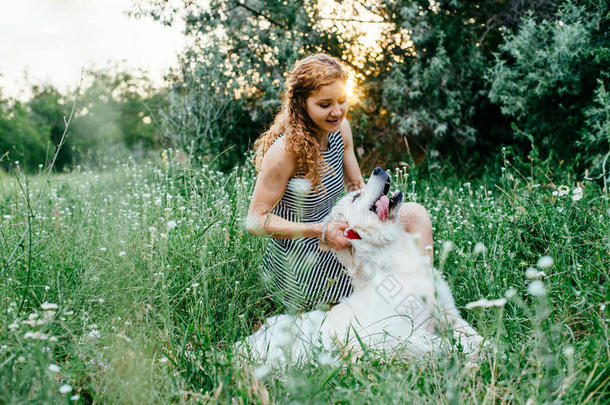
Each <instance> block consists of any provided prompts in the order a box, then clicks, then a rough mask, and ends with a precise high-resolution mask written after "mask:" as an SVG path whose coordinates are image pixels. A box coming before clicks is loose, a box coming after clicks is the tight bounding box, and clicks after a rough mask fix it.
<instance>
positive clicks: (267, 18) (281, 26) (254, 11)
mask: <svg viewBox="0 0 610 405" xmlns="http://www.w3.org/2000/svg"><path fill="white" fill-rule="evenodd" d="M235 5H236V6H237V7H243V8H245V9H246V10H248V11H249V12H251V13H252V14H254V15H257V16H259V17H263V18H264V19H265V20H267V21H269V22H270V23H271V24H273V25H275V26H276V27H279V28H281V29H283V30H287V29H288V27H286V26H285V25H284V24H282V23H280V22H277V21H275V20H274V19H272V18H271V17H269V16H267V15H265V14H263V13H262V12H260V11H258V10H255V9H253V8H252V7H250V6H248V5H247V4H244V3H241V2H239V1H236V2H235Z"/></svg>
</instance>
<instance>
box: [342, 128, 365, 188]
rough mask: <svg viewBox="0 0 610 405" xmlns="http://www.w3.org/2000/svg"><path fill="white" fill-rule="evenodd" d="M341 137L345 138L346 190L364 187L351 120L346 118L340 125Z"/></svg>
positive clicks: (344, 177)
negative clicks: (355, 149)
mask: <svg viewBox="0 0 610 405" xmlns="http://www.w3.org/2000/svg"><path fill="white" fill-rule="evenodd" d="M340 129H341V137H342V138H343V146H344V151H343V179H344V182H345V188H346V190H347V191H348V192H349V191H353V190H359V189H361V188H363V187H364V179H363V178H362V173H361V172H360V167H358V161H357V160H356V154H355V153H354V139H353V137H352V129H351V128H350V125H349V121H348V120H347V119H344V120H343V122H342V123H341V126H340Z"/></svg>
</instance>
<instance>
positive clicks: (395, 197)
mask: <svg viewBox="0 0 610 405" xmlns="http://www.w3.org/2000/svg"><path fill="white" fill-rule="evenodd" d="M373 181H374V182H378V183H379V184H382V185H383V186H382V187H379V189H380V190H379V195H378V196H377V198H375V200H374V202H373V204H372V205H371V207H370V208H369V210H371V211H372V212H374V213H375V214H377V216H378V217H379V219H380V220H382V221H384V220H385V219H386V218H387V217H388V213H389V212H390V211H391V210H392V209H393V208H395V207H396V206H397V205H398V204H399V203H401V202H402V199H403V194H402V191H400V190H397V191H395V192H394V193H393V194H392V195H391V196H390V197H389V198H388V197H387V195H386V194H387V193H388V191H390V185H391V182H390V175H389V174H388V173H387V172H386V171H385V170H383V169H382V168H380V167H376V168H375V170H373V173H372V174H371V178H370V179H369V184H370V183H371V182H373Z"/></svg>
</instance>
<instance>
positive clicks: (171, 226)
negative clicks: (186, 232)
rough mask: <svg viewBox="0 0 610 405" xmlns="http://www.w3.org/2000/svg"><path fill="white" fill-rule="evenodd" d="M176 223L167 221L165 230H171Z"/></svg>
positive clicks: (174, 227)
mask: <svg viewBox="0 0 610 405" xmlns="http://www.w3.org/2000/svg"><path fill="white" fill-rule="evenodd" d="M177 225H178V224H177V223H176V221H167V231H168V232H171V231H173V230H174V229H176V226H177Z"/></svg>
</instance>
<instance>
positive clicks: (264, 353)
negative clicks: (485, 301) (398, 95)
mask: <svg viewBox="0 0 610 405" xmlns="http://www.w3.org/2000/svg"><path fill="white" fill-rule="evenodd" d="M388 187H389V176H388V175H387V174H386V173H385V172H384V171H383V170H381V169H376V170H375V171H374V172H373V175H372V176H371V178H370V179H369V181H368V183H367V184H366V186H365V188H364V189H363V190H359V191H355V192H351V193H349V194H347V195H346V196H345V197H343V198H342V199H341V200H339V202H338V203H337V204H336V205H335V206H334V207H333V209H332V212H331V214H330V216H331V218H330V219H332V220H339V221H345V222H347V223H348V224H349V226H350V228H351V229H352V230H353V231H355V232H357V234H359V236H360V237H361V239H353V240H352V245H351V246H350V247H349V248H346V249H343V250H341V251H338V252H336V254H337V257H338V259H339V260H340V261H341V263H342V264H343V265H344V266H345V267H346V268H347V271H348V273H349V275H350V277H351V279H352V283H353V286H354V292H353V293H352V294H351V295H350V296H349V297H347V298H345V299H344V300H342V301H341V302H340V303H339V304H337V305H336V306H334V307H333V308H331V309H330V310H329V311H328V312H323V311H320V310H316V311H311V312H307V313H303V314H300V315H287V314H284V315H277V316H273V317H270V318H269V319H267V321H266V322H265V324H264V325H263V326H261V328H260V329H259V330H258V331H256V332H255V333H254V334H252V335H251V336H249V337H247V338H246V339H245V340H244V341H241V342H238V343H237V344H236V350H237V351H238V352H241V353H246V352H247V353H248V354H249V355H250V357H252V358H254V359H255V360H258V361H262V362H266V363H268V364H270V365H273V364H286V363H289V362H301V361H308V360H309V359H311V358H312V357H314V355H315V354H316V353H320V352H323V353H340V354H342V355H350V354H351V355H359V354H361V353H362V352H363V351H364V350H367V351H374V352H376V351H381V352H384V353H385V354H386V355H391V356H397V355H398V356H415V357H422V356H424V355H425V354H427V353H433V352H437V351H438V350H439V349H440V348H441V347H442V345H443V342H448V339H444V337H453V338H455V340H456V341H457V342H459V344H460V345H461V346H462V347H463V350H464V351H465V352H466V353H470V354H473V355H476V353H477V351H478V349H479V348H480V346H481V343H482V341H483V339H482V338H481V336H480V335H479V334H478V333H477V332H476V331H475V330H474V329H473V328H472V327H471V326H470V325H469V324H468V323H467V322H466V321H464V320H463V319H462V318H461V317H460V315H459V312H458V310H457V309H456V307H455V304H454V301H453V297H452V295H451V291H450V289H449V286H448V285H447V283H446V282H445V281H444V280H443V279H442V277H441V274H440V273H439V271H438V270H436V269H434V268H432V267H431V266H430V264H429V259H428V258H426V257H424V256H423V255H422V254H421V253H420V250H419V248H418V246H417V242H416V240H415V237H414V236H413V235H410V234H408V233H407V232H405V230H404V228H403V226H402V225H401V224H400V222H399V218H398V216H399V215H398V211H399V208H400V205H401V204H402V193H400V192H396V193H394V195H393V196H392V197H391V198H390V199H388V198H387V197H386V196H385V193H386V192H387V190H388ZM321 247H322V248H328V247H327V246H321ZM325 358H328V356H326V357H325Z"/></svg>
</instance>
